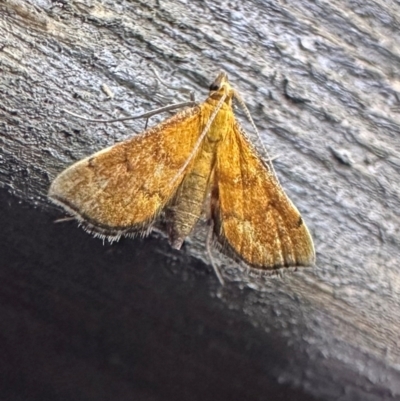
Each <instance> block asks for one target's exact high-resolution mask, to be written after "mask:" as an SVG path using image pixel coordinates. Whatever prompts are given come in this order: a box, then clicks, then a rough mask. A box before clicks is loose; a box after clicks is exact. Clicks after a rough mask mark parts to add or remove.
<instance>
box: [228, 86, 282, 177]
mask: <svg viewBox="0 0 400 401" xmlns="http://www.w3.org/2000/svg"><path fill="white" fill-rule="evenodd" d="M234 97H235V98H236V99H237V101H238V103H239V104H240V106H241V107H242V110H243V111H244V113H245V114H246V117H247V118H248V120H249V121H250V124H251V126H252V127H253V129H254V131H255V133H256V135H257V137H258V140H259V142H260V144H261V147H262V150H263V152H264V153H265V155H266V156H267V158H268V159H267V163H268V165H269V167H270V168H271V171H272V173H273V175H274V176H275V178H276V180H277V181H278V183H279V180H278V176H277V175H276V172H275V168H274V166H273V164H272V160H273V159H272V158H271V157H270V155H269V153H268V150H267V148H266V147H265V145H264V143H263V141H262V139H261V135H260V132H259V131H258V129H257V127H256V124H255V123H254V120H253V117H252V116H251V114H250V111H249V109H248V108H247V106H246V103H245V102H244V100H243V98H242V96H241V95H240V93H239V92H238V91H237V90H235V91H234Z"/></svg>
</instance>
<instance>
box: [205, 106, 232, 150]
mask: <svg viewBox="0 0 400 401" xmlns="http://www.w3.org/2000/svg"><path fill="white" fill-rule="evenodd" d="M217 106H218V101H215V100H214V99H211V98H208V99H207V101H206V102H205V103H204V106H203V124H205V123H207V121H209V120H210V118H211V117H212V115H213V114H214V112H215V111H216V110H217ZM234 120H235V117H234V114H233V112H232V105H231V104H227V103H225V102H224V103H222V105H221V106H220V108H219V110H218V112H217V114H216V116H215V117H214V120H213V122H212V123H211V126H210V128H209V130H208V132H207V136H206V138H207V139H208V141H210V142H218V141H221V140H224V139H225V137H226V135H227V134H228V132H230V131H231V130H232V128H233V124H234Z"/></svg>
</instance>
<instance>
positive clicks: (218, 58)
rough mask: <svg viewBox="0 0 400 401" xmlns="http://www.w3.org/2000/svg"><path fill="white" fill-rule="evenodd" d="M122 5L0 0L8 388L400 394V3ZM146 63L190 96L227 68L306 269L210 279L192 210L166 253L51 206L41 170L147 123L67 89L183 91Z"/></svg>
mask: <svg viewBox="0 0 400 401" xmlns="http://www.w3.org/2000/svg"><path fill="white" fill-rule="evenodd" d="M117 3H119V2H113V1H109V2H107V1H97V0H93V1H70V2H46V1H43V2H35V1H33V0H32V1H30V2H23V1H14V0H13V1H4V0H3V1H0V74H1V75H0V185H1V187H2V188H3V189H2V190H1V192H0V194H1V205H2V206H1V210H2V212H1V214H0V221H1V227H2V231H1V234H0V237H1V242H2V244H3V246H2V251H1V252H2V255H1V258H0V260H1V266H0V274H1V276H2V277H1V280H0V297H1V302H0V322H1V323H0V325H1V330H0V332H1V341H0V350H1V351H0V354H1V362H0V373H1V374H0V376H1V377H2V381H1V383H2V384H1V386H2V388H3V391H2V394H3V395H4V394H5V395H7V396H8V398H7V399H24V400H26V399H40V400H45V399H49V400H50V399H65V400H70V399H71V400H77V399H79V400H89V399H96V400H101V399H113V400H128V399H129V400H131V399H135V400H136V399H139V400H161V399H162V400H165V399H171V400H180V399H185V400H187V399H191V400H200V399H201V400H204V399H213V400H225V399H230V400H236V399H237V400H239V399H259V400H272V399H273V400H280V399H282V400H283V399H291V400H297V399H298V400H309V399H314V397H315V399H320V400H339V399H340V400H392V399H400V371H399V370H400V363H399V362H400V350H399V347H400V339H399V326H400V324H399V321H400V295H399V294H400V280H399V277H400V266H399V259H400V258H399V256H400V233H399V223H400V214H399V210H400V201H399V197H400V185H399V170H400V136H399V134H400V129H399V123H400V117H399V111H400V94H399V91H400V63H399V62H400V48H399V45H398V43H400V38H399V36H400V33H399V30H398V26H399V16H400V6H399V5H398V4H395V3H394V2H379V1H372V0H367V1H361V0H360V1H358V2H357V1H352V2H350V1H349V2H341V1H325V2H315V1H304V0H303V1H297V0H290V1H285V2H276V1H248V2H241V1H231V2H223V3H220V2H215V1H205V2H204V1H190V2H184V1H182V2H179V1H153V0H149V1H135V2H130V3H128V2H123V3H121V4H117ZM149 63H151V65H152V66H154V68H155V69H156V70H157V71H159V73H160V74H161V75H162V77H163V79H165V81H166V82H167V83H170V84H173V85H183V86H185V87H190V88H193V89H194V90H195V91H196V93H197V98H198V99H203V98H204V97H205V96H206V95H207V92H208V91H207V87H208V84H209V83H210V82H211V81H212V79H213V78H214V77H215V75H216V73H217V72H218V71H219V70H221V69H224V70H226V71H227V72H228V74H229V76H230V79H231V82H232V84H233V85H234V86H235V87H236V88H238V89H239V90H240V91H241V93H242V95H243V97H244V98H245V99H246V101H247V104H248V106H249V108H250V111H251V113H252V115H253V117H254V119H255V122H256V124H257V126H258V127H259V129H260V132H261V136H262V140H263V141H264V143H265V145H266V146H267V147H268V149H269V151H270V154H271V155H273V156H276V155H278V156H279V157H278V159H277V160H276V161H275V166H276V170H277V172H278V175H279V177H280V178H281V181H282V183H283V186H284V187H285V188H286V189H287V192H288V194H289V195H290V197H291V198H292V199H293V201H294V203H295V204H296V205H297V206H298V208H299V209H300V211H301V212H302V214H303V217H304V219H305V220H306V222H307V224H308V226H309V227H310V229H311V232H312V234H313V237H314V240H315V246H316V250H317V265H318V266H317V268H315V269H313V270H310V271H302V272H297V273H294V274H292V275H286V276H285V277H283V278H279V279H278V278H259V277H248V276H247V275H246V274H245V273H243V272H241V271H240V269H238V268H235V267H234V266H228V265H225V267H224V268H223V274H224V277H225V279H226V280H227V282H228V285H227V286H226V287H225V288H222V289H221V288H219V285H218V283H217V280H216V277H215V276H214V275H213V274H212V271H211V268H210V267H209V266H207V265H206V264H203V263H202V262H199V258H204V245H203V243H204V241H203V237H202V234H201V230H200V231H199V232H200V234H198V236H195V237H194V239H193V240H192V242H191V243H189V244H188V245H187V246H186V247H185V249H184V251H182V252H180V253H179V252H174V251H172V250H171V249H170V248H169V247H168V245H167V243H166V242H165V241H164V240H162V239H161V240H160V239H156V238H154V237H152V238H149V239H145V240H135V241H133V240H123V241H121V242H120V243H118V244H113V245H105V246H103V245H102V243H101V241H99V240H96V239H93V238H91V237H90V236H89V235H87V234H85V233H84V232H83V231H82V230H80V229H79V228H77V227H76V224H74V223H71V222H70V223H64V224H53V220H54V219H55V218H57V217H60V216H62V215H63V214H62V212H61V211H60V210H56V209H55V208H54V207H53V206H51V205H49V203H48V201H47V199H46V191H47V188H48V186H49V183H50V181H51V180H52V179H53V178H54V177H55V176H56V174H58V173H59V172H60V171H62V170H63V169H64V168H65V167H67V166H68V165H69V164H71V163H72V162H74V161H76V160H78V159H80V158H82V157H84V156H86V155H89V154H91V153H93V152H94V151H96V150H99V149H101V148H103V147H104V146H106V145H109V144H112V143H114V142H115V141H118V140H122V139H124V138H127V137H129V136H130V135H132V134H134V132H140V131H141V130H142V129H143V121H134V122H129V123H116V124H112V125H105V124H92V123H90V124H88V123H85V122H83V121H81V120H77V119H74V118H72V117H70V116H68V115H64V114H63V113H62V112H61V109H63V108H68V109H70V110H71V111H74V112H76V113H80V114H84V115H90V116H92V117H103V118H110V117H117V116H126V115H129V114H133V113H137V112H140V111H148V110H151V109H153V108H156V107H159V106H161V105H165V104H168V103H171V102H172V101H176V100H177V99H181V100H182V99H183V98H184V97H183V95H179V96H178V97H176V92H174V91H172V90H170V89H167V88H165V87H163V86H161V85H158V84H157V81H156V80H155V79H154V75H153V73H152V72H151V70H150V68H149V67H148V65H149ZM102 84H106V85H107V86H108V87H109V88H110V89H111V90H112V92H113V93H114V95H115V96H114V98H113V99H108V98H107V95H106V94H105V93H104V92H102V90H101V85H102ZM174 96H175V97H174ZM238 115H239V116H241V113H240V112H239V113H238ZM161 118H162V117H161ZM154 120H156V119H154ZM242 121H243V119H242ZM243 124H244V126H245V127H246V129H247V130H248V131H249V132H251V129H250V127H249V125H248V124H246V122H244V123H243ZM21 201H23V203H22V204H21ZM204 260H206V259H205V258H204ZM225 263H226V261H225Z"/></svg>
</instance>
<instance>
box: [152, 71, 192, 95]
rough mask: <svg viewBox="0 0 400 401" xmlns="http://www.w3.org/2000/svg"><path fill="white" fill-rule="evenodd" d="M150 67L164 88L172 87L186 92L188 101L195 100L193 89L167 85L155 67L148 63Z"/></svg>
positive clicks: (177, 90)
mask: <svg viewBox="0 0 400 401" xmlns="http://www.w3.org/2000/svg"><path fill="white" fill-rule="evenodd" d="M150 69H151V70H152V71H153V73H154V75H155V76H156V78H157V80H158V82H159V83H160V84H161V85H164V86H165V87H166V88H168V89H172V90H174V91H176V92H180V93H186V94H188V95H189V101H191V102H195V101H196V99H195V94H194V91H193V89H189V88H185V87H184V86H173V85H168V84H166V83H165V82H164V81H163V79H162V78H161V77H160V75H159V74H158V72H157V71H156V69H155V68H154V67H153V66H152V65H151V64H150Z"/></svg>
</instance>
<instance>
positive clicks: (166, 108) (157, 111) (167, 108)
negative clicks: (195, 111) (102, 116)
mask: <svg viewBox="0 0 400 401" xmlns="http://www.w3.org/2000/svg"><path fill="white" fill-rule="evenodd" d="M196 105H197V103H196V102H194V101H189V102H182V103H175V104H170V105H168V106H164V107H160V108H158V109H155V110H152V111H148V112H147V113H142V114H138V115H136V116H131V117H122V118H114V119H112V120H98V119H95V118H87V117H83V116H81V115H79V114H75V113H72V112H71V111H68V110H66V109H61V111H63V112H64V113H67V114H70V115H71V116H74V117H76V118H80V119H81V120H85V121H90V122H93V123H115V122H118V121H128V120H136V119H138V118H149V117H151V116H154V115H156V114H160V113H163V112H164V111H171V110H176V109H181V108H182V107H190V106H196Z"/></svg>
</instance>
